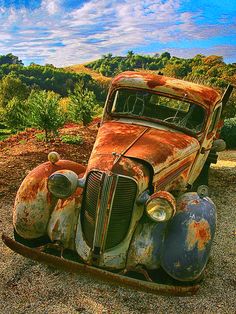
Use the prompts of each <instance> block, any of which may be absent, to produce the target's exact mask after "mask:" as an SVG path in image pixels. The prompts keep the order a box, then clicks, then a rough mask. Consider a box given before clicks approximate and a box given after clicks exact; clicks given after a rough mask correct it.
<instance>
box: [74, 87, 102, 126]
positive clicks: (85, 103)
mask: <svg viewBox="0 0 236 314" xmlns="http://www.w3.org/2000/svg"><path fill="white" fill-rule="evenodd" d="M69 97H70V106H69V110H70V114H71V118H72V120H73V121H75V122H78V121H82V123H83V125H84V126H85V125H87V124H88V123H90V122H91V121H92V115H93V113H94V112H95V107H96V104H97V101H96V96H95V94H94V93H93V92H92V91H90V90H88V89H87V88H84V85H83V82H79V83H78V84H77V85H76V86H75V89H74V93H71V94H70V95H69Z"/></svg>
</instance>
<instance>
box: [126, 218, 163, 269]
mask: <svg viewBox="0 0 236 314" xmlns="http://www.w3.org/2000/svg"><path fill="white" fill-rule="evenodd" d="M165 228H166V223H156V222H153V221H150V219H149V220H148V221H147V220H145V219H144V220H143V221H141V222H140V223H139V224H138V226H137V228H136V230H135V233H134V235H133V238H132V241H131V244H130V248H129V252H128V257H127V264H126V269H135V267H136V266H138V265H142V266H145V267H146V268H147V269H149V270H151V269H157V268H159V267H160V258H161V246H162V241H163V238H164V233H165Z"/></svg>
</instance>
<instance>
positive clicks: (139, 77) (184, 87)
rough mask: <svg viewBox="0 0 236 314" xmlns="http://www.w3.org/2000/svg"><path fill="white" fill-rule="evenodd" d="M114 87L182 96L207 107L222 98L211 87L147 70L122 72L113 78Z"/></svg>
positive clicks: (212, 105)
mask: <svg viewBox="0 0 236 314" xmlns="http://www.w3.org/2000/svg"><path fill="white" fill-rule="evenodd" d="M114 87H115V88H119V87H128V88H141V89H148V90H151V91H154V92H158V93H161V94H163V95H164V94H165V95H167V96H172V97H177V98H184V99H186V100H189V101H191V102H196V103H199V104H202V105H204V106H205V107H207V108H209V107H214V106H215V105H216V103H218V102H219V101H220V100H221V98H222V97H221V94H220V93H219V92H218V91H216V90H215V89H213V88H211V87H208V86H204V85H198V84H196V83H192V82H188V81H183V80H179V79H176V78H172V77H166V76H163V75H157V74H153V73H148V72H134V71H127V72H123V73H121V74H119V75H117V76H116V77H115V78H114V79H113V81H112V88H114Z"/></svg>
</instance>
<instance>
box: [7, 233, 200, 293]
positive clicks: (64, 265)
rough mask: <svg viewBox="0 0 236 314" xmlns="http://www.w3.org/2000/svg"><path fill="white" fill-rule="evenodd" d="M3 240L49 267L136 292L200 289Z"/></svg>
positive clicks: (11, 247) (193, 291) (17, 250)
mask: <svg viewBox="0 0 236 314" xmlns="http://www.w3.org/2000/svg"><path fill="white" fill-rule="evenodd" d="M2 240H3V242H4V243H5V244H6V246H8V247H9V248H10V249H11V250H13V251H15V252H16V253H19V254H21V255H22V256H24V257H27V258H30V259H33V260H35V261H38V262H43V263H45V264H47V265H50V266H53V267H57V268H60V269H63V270H66V271H69V272H75V273H84V272H86V273H87V274H89V275H90V276H93V277H97V278H99V279H102V280H104V281H109V282H110V283H112V284H114V283H117V284H119V285H128V286H130V287H132V288H134V289H135V290H137V289H138V290H142V291H146V292H151V293H155V294H171V295H180V296H183V295H193V294H195V293H196V292H197V291H198V289H199V285H194V286H169V285H163V284H156V283H153V282H147V281H142V280H138V279H134V278H129V277H125V276H122V275H119V274H114V273H111V272H109V271H106V270H103V269H99V268H96V267H92V266H88V265H85V264H81V263H77V262H73V261H70V260H67V259H65V258H60V257H57V256H54V255H50V254H47V253H44V252H41V251H39V250H38V249H37V248H35V249H32V248H29V247H26V246H24V245H22V244H20V243H18V242H16V241H14V240H12V239H11V238H9V237H7V236H6V235H4V234H2Z"/></svg>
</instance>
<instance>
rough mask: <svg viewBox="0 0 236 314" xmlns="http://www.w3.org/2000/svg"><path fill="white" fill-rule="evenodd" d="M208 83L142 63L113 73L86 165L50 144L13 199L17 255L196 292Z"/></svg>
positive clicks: (211, 214)
mask: <svg viewBox="0 0 236 314" xmlns="http://www.w3.org/2000/svg"><path fill="white" fill-rule="evenodd" d="M230 92H231V88H228V89H227V91H226V92H225V94H224V96H223V97H222V96H221V95H220V93H219V92H217V91H216V90H214V89H212V88H210V87H206V86H201V85H197V84H194V83H190V82H187V81H181V80H178V79H174V78H168V77H164V76H162V75H155V74H150V73H143V72H124V73H122V74H120V75H118V76H117V77H115V78H114V79H113V81H112V84H111V87H110V90H109V94H108V97H107V101H106V105H105V109H104V115H103V119H102V122H101V125H100V127H99V131H98V135H97V138H96V141H95V144H94V148H93V151H92V154H91V157H90V159H89V162H88V166H87V168H85V167H84V166H82V165H80V164H78V163H76V162H74V161H69V160H60V159H59V156H58V154H57V153H55V152H52V153H50V154H49V161H47V162H45V163H43V164H42V165H39V166H38V167H37V168H35V169H34V170H32V171H31V172H30V173H29V174H28V175H27V177H26V178H25V179H24V181H23V182H22V184H21V186H20V188H19V190H18V193H17V196H16V200H15V205H14V210H13V225H14V234H15V240H13V239H11V238H10V237H8V236H6V235H3V236H2V238H3V241H4V242H5V244H6V245H7V246H9V247H10V248H11V249H13V250H14V251H16V252H18V253H20V254H22V255H23V256H26V257H29V258H32V259H35V260H38V261H42V262H45V263H48V264H52V265H55V266H58V267H62V268H66V269H68V270H69V271H87V272H89V273H91V274H93V275H98V276H101V277H102V278H104V279H108V280H111V281H116V282H119V283H125V284H128V285H133V286H134V287H136V288H141V289H145V290H147V291H153V292H167V293H173V294H183V293H194V292H196V290H197V289H198V287H199V286H198V283H197V282H198V281H199V280H200V278H201V277H202V274H203V271H204V268H205V266H206V264H207V261H208V258H209V255H210V250H211V246H212V242H213V238H214V234H215V226H216V208H215V205H214V203H213V201H212V200H211V199H210V198H209V196H208V187H207V173H208V168H209V165H210V163H211V162H216V159H217V151H220V150H222V149H224V143H223V142H222V140H219V139H216V138H217V132H218V129H219V126H220V123H219V121H220V117H221V112H222V105H224V104H225V103H226V101H227V98H228V97H229V94H230Z"/></svg>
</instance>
